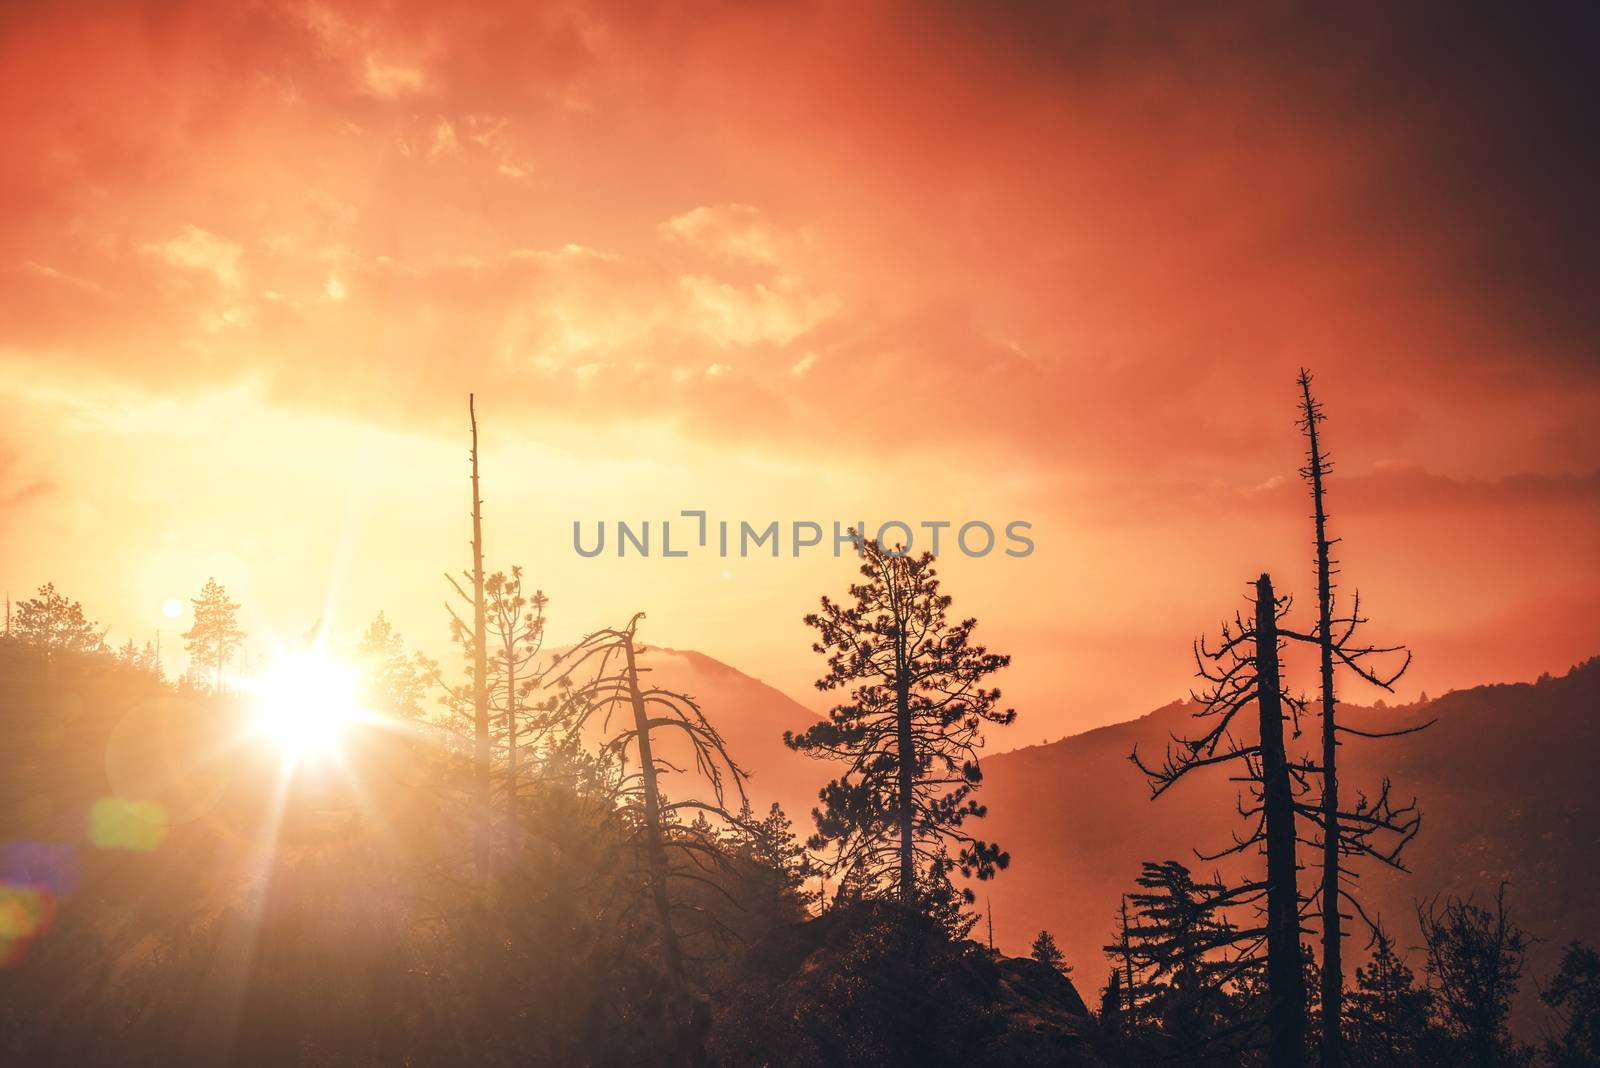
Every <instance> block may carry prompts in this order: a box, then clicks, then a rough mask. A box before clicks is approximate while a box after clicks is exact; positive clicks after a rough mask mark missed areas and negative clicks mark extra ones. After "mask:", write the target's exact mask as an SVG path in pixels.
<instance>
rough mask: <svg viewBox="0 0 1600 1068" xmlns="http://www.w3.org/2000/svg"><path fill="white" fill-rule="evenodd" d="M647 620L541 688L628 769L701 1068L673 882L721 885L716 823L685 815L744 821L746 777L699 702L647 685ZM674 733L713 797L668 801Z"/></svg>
mask: <svg viewBox="0 0 1600 1068" xmlns="http://www.w3.org/2000/svg"><path fill="white" fill-rule="evenodd" d="M643 618H644V613H642V612H641V613H638V614H637V615H635V616H634V617H633V618H632V619H630V620H629V621H628V623H627V625H626V626H624V627H618V628H612V629H606V630H599V631H596V632H594V633H593V634H590V635H588V636H587V637H585V638H584V639H583V640H582V641H580V642H579V643H578V644H577V645H575V646H573V647H572V649H570V650H568V651H567V652H566V653H565V654H563V655H562V656H560V657H558V658H556V660H555V661H554V662H553V663H552V665H551V667H550V669H549V671H548V672H546V674H545V676H544V678H543V684H544V686H545V687H546V688H547V689H551V690H555V691H558V692H560V693H561V696H560V697H559V698H558V699H557V702H556V703H557V707H558V709H560V710H564V712H558V713H557V715H558V717H559V719H560V727H561V730H562V731H563V732H564V733H565V736H566V737H567V738H568V739H570V740H576V739H580V738H582V737H584V736H585V735H586V734H587V733H589V732H592V731H593V730H595V729H596V728H598V729H599V731H600V733H601V734H602V736H603V737H604V741H603V743H602V746H601V753H602V756H603V757H606V758H609V759H615V760H617V761H619V762H620V764H621V766H622V775H621V777H620V784H619V787H618V790H617V796H616V802H617V807H618V811H619V813H620V814H621V815H622V816H623V817H624V818H626V819H627V820H628V821H629V823H630V824H631V826H632V828H633V838H634V841H635V843H636V844H637V845H638V847H639V849H640V852H641V854H642V857H643V862H644V863H643V871H644V876H645V879H644V885H645V893H646V895H647V897H648V899H649V903H650V906H651V909H652V910H653V912H654V916H655V927H656V936H657V940H658V942H659V946H660V950H661V958H662V965H663V967H664V969H665V971H666V974H667V981H668V983H669V984H670V986H671V992H672V1001H673V1003H674V1004H673V1022H674V1041H675V1043H676V1045H677V1055H678V1059H679V1060H680V1061H681V1062H682V1063H685V1064H691V1065H696V1064H703V1063H705V1060H706V1051H705V1047H704V1036H703V1031H704V1028H705V1025H706V1023H707V1019H708V1018H707V1016H706V1008H705V1006H704V1005H703V1004H701V1003H699V1002H697V1001H696V999H695V998H694V995H693V992H692V989H691V987H690V983H689V977H688V973H687V971H686V969H685V967H684V955H683V949H682V945H681V943H680V940H679V936H678V931H677V927H676V925H675V923H674V914H675V913H676V912H677V911H679V910H678V909H677V908H676V907H675V905H674V902H673V900H672V893H671V890H670V884H671V881H672V880H674V879H679V880H684V879H686V880H690V881H693V882H697V883H700V884H702V885H706V886H713V888H714V884H712V883H711V882H710V881H709V880H707V879H706V878H705V877H704V875H703V872H704V871H705V870H706V869H705V865H706V864H714V863H720V862H721V859H722V858H723V856H724V854H723V852H722V850H721V849H720V848H719V845H718V843H717V841H716V838H715V836H714V832H713V831H712V830H711V828H710V827H709V825H702V826H696V825H695V824H687V823H684V822H682V821H681V820H680V819H679V818H678V816H679V814H680V813H683V812H697V813H700V814H703V815H707V816H710V817H714V818H717V819H720V820H721V821H723V822H724V823H726V824H729V825H734V826H738V825H740V824H741V822H742V821H741V819H740V817H739V816H738V815H737V814H736V813H735V812H734V811H731V810H730V809H729V808H728V807H727V804H726V800H727V796H726V795H727V790H728V788H729V786H730V785H731V787H732V788H733V789H734V791H735V792H736V793H737V794H738V797H739V801H740V802H741V808H743V807H744V806H745V805H746V804H747V800H746V798H745V792H744V780H745V778H746V773H745V771H744V770H743V769H742V768H740V767H739V765H738V764H736V763H734V761H733V758H732V757H731V756H729V754H728V750H727V747H726V745H725V744H724V743H723V740H722V736H721V735H720V734H719V733H718V732H717V729H716V728H715V727H713V726H712V725H711V722H710V721H709V720H708V719H706V717H705V715H704V713H702V712H701V710H700V706H699V705H698V704H696V703H695V701H694V699H693V698H692V697H689V696H688V695H687V694H682V693H678V692H676V691H672V690H667V689H663V688H661V687H656V686H650V685H648V684H647V683H645V682H644V681H642V676H643V675H645V674H647V673H648V672H649V669H648V668H644V667H641V666H640V665H639V654H640V653H641V652H643V651H644V649H643V647H642V646H640V645H639V644H638V643H637V640H636V634H637V630H638V625H639V621H640V620H641V619H643ZM619 714H620V717H621V719H622V723H621V725H620V726H619V727H615V728H614V727H613V726H612V721H613V718H614V717H616V716H618V715H619ZM668 735H672V736H675V737H676V738H677V739H678V740H679V741H680V742H684V743H687V746H688V750H689V753H690V754H691V755H692V759H693V767H694V770H695V772H696V773H697V775H698V776H699V777H700V779H701V780H702V781H703V782H705V783H707V784H709V786H710V788H711V796H710V799H709V800H708V799H698V798H692V797H685V798H680V799H677V800H671V801H669V800H667V799H666V798H665V797H664V795H663V792H662V789H661V778H662V775H663V774H664V773H666V772H669V771H682V770H685V769H682V768H677V767H675V766H674V765H673V764H672V763H671V762H670V761H668V760H667V759H666V757H665V756H664V755H663V752H662V750H661V746H660V745H659V744H658V743H659V742H660V741H662V740H664V738H665V737H666V736H668ZM631 759H636V760H637V763H638V769H639V770H638V771H637V772H632V771H630V770H629V767H630V760H631ZM698 822H699V823H701V824H704V823H705V821H698ZM669 847H670V848H671V850H672V852H673V854H674V855H675V856H677V857H678V858H680V863H678V864H677V865H674V864H673V862H672V858H671V857H669V852H668V851H669ZM696 869H698V870H696ZM719 892H720V891H719ZM684 907H685V908H687V907H689V906H687V905H686V906H684Z"/></svg>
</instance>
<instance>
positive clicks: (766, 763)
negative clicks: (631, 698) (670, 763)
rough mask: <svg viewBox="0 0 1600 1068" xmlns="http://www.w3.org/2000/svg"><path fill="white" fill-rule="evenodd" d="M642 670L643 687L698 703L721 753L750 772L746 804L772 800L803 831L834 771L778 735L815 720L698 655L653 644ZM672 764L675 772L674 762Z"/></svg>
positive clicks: (671, 752) (675, 753)
mask: <svg viewBox="0 0 1600 1068" xmlns="http://www.w3.org/2000/svg"><path fill="white" fill-rule="evenodd" d="M642 665H643V666H644V667H646V668H648V669H649V671H650V674H649V676H648V678H647V680H646V681H647V683H648V684H649V685H654V686H660V687H663V688H665V689H669V690H675V691H677V692H679V693H684V694H688V695H689V696H691V697H693V698H695V699H696V700H697V701H698V702H699V704H700V707H701V709H702V710H703V711H704V712H705V714H706V716H707V717H708V718H709V719H710V720H711V722H712V723H713V724H714V725H715V726H716V728H717V730H718V731H719V732H720V733H721V734H722V738H723V740H724V741H725V742H726V743H727V746H728V752H729V753H730V754H732V756H733V758H734V759H735V760H736V761H738V762H739V764H740V765H741V766H742V767H744V768H745V769H746V770H748V771H749V772H750V773H751V776H750V781H749V783H748V784H747V786H746V789H747V790H748V792H749V795H750V803H751V805H753V806H754V807H755V808H756V809H758V810H760V811H764V810H765V809H766V807H767V805H769V804H771V803H772V802H773V801H777V802H779V803H780V804H782V805H783V807H784V810H785V811H786V812H788V814H789V818H790V819H792V820H793V821H794V824H795V830H796V831H797V832H798V833H800V834H801V835H805V834H808V833H810V830H811V815H810V813H811V809H812V807H813V806H814V805H815V804H816V802H817V791H818V790H820V789H821V788H822V785H823V784H824V783H825V782H827V781H828V780H829V779H830V778H832V777H833V775H834V774H835V772H834V771H833V770H832V769H831V768H830V767H829V766H828V765H827V764H824V763H822V762H821V761H817V760H813V759H811V758H810V757H807V756H803V755H802V754H800V753H796V752H794V751H793V750H792V749H790V748H788V747H787V746H785V745H784V744H783V732H784V731H786V730H793V731H802V730H804V729H805V728H806V727H807V726H808V725H810V724H812V723H815V722H816V719H817V716H816V713H814V712H812V711H811V710H810V709H808V708H806V707H804V706H803V705H801V704H799V703H798V702H796V701H795V700H794V699H793V698H791V697H788V696H787V695H785V694H783V693H781V692H779V691H778V690H775V689H773V688H772V687H771V686H768V685H767V684H766V683H764V682H762V681H761V680H759V679H755V678H751V677H750V676H749V675H746V674H744V673H743V672H741V671H738V670H736V669H734V668H732V667H729V666H728V665H727V664H724V663H723V662H722V661H720V660H715V659H713V658H711V657H709V656H706V655H705V654H703V653H697V652H693V651H689V650H678V649H666V648H661V647H659V646H653V647H651V648H650V649H649V650H648V651H647V652H646V653H645V655H644V657H643V658H642ZM666 753H667V755H668V757H669V758H673V757H681V756H683V755H684V752H683V751H681V750H680V749H678V748H677V747H675V746H673V745H671V744H670V743H669V744H668V747H667V749H666ZM675 763H679V764H680V766H682V765H681V761H678V760H675ZM669 788H670V787H669ZM734 804H735V806H736V805H737V802H736V801H735V802H734Z"/></svg>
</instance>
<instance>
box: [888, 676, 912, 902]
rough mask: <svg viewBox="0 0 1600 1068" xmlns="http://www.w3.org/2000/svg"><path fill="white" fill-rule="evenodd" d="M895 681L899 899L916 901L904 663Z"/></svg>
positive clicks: (908, 706)
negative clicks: (898, 765) (898, 780)
mask: <svg viewBox="0 0 1600 1068" xmlns="http://www.w3.org/2000/svg"><path fill="white" fill-rule="evenodd" d="M900 659H901V660H902V665H901V667H900V670H899V672H898V678H896V680H895V695H894V699H895V720H896V725H897V728H898V735H899V750H900V900H901V901H903V902H904V903H905V904H906V905H908V906H912V905H915V904H916V901H917V843H916V823H915V816H914V812H913V809H912V800H913V795H914V793H915V790H916V742H915V740H914V739H913V737H912V734H911V693H910V689H911V687H910V685H909V684H908V683H907V682H906V678H905V667H904V664H903V658H900Z"/></svg>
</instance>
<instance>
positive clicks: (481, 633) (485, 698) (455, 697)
mask: <svg viewBox="0 0 1600 1068" xmlns="http://www.w3.org/2000/svg"><path fill="white" fill-rule="evenodd" d="M467 415H468V418H469V419H470V421H471V426H472V451H471V452H470V453H469V457H470V459H471V461H472V569H471V570H470V571H469V572H467V573H466V574H465V575H463V576H462V577H463V578H465V579H466V581H467V585H469V586H470V587H471V590H472V592H471V593H468V592H467V590H466V589H465V588H463V586H462V584H461V583H460V582H457V581H456V578H455V576H454V575H451V574H448V573H447V574H446V575H445V578H446V579H447V580H448V581H449V583H450V585H451V586H452V587H453V588H454V589H455V591H456V594H457V596H459V597H460V598H461V599H462V600H463V601H466V602H467V605H468V606H469V607H470V609H471V612H472V622H471V624H468V623H466V622H465V621H463V620H462V618H461V616H460V615H459V614H458V613H457V612H456V610H455V609H454V608H453V607H452V606H451V605H450V604H449V603H448V602H446V604H445V610H446V611H447V612H449V613H450V625H451V630H452V632H453V636H454V637H455V639H456V641H457V642H458V643H459V644H460V645H461V646H462V647H463V649H464V650H465V651H466V654H467V657H468V659H469V660H470V662H471V664H472V678H471V680H470V681H469V683H468V685H467V687H465V690H466V691H467V692H465V693H463V692H462V691H461V690H459V689H452V690H451V691H450V692H451V700H452V703H455V702H457V701H461V699H462V698H468V699H470V704H471V708H472V814H471V824H472V866H473V873H474V875H475V877H476V879H477V881H478V884H479V885H480V886H487V885H488V881H489V865H490V854H491V850H490V843H491V838H490V836H491V824H490V818H491V792H492V789H493V778H494V768H493V760H492V754H491V751H490V745H489V696H490V695H489V640H488V626H487V621H488V603H487V600H486V598H485V594H484V576H483V499H482V497H481V496H480V494H479V491H478V406H477V398H476V397H474V396H473V394H471V393H469V394H467ZM462 703H466V702H464V701H463V702H462Z"/></svg>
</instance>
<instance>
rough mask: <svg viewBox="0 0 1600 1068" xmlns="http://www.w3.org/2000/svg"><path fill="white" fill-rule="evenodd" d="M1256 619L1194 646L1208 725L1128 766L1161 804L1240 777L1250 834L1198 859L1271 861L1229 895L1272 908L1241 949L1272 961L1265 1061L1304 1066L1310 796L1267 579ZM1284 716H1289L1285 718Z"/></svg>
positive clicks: (1284, 603) (1238, 620)
mask: <svg viewBox="0 0 1600 1068" xmlns="http://www.w3.org/2000/svg"><path fill="white" fill-rule="evenodd" d="M1254 608H1255V611H1254V618H1253V620H1252V621H1251V622H1246V621H1245V619H1244V618H1243V617H1242V616H1240V615H1238V614H1235V616H1234V621H1233V622H1232V623H1231V624H1229V623H1225V624H1223V627H1222V637H1221V641H1220V644H1219V645H1218V646H1217V648H1215V649H1212V648H1211V647H1210V646H1209V645H1207V644H1206V642H1205V641H1204V640H1201V641H1197V642H1196V643H1195V662H1196V665H1197V666H1198V669H1199V676H1200V677H1201V678H1202V679H1204V680H1205V681H1206V682H1207V683H1208V684H1209V689H1207V690H1206V692H1205V693H1204V694H1196V695H1195V697H1196V700H1198V701H1200V702H1201V705H1202V707H1201V710H1200V711H1199V712H1198V713H1196V719H1197V720H1199V721H1200V722H1201V723H1202V724H1205V723H1207V722H1209V726H1208V727H1207V729H1205V730H1204V731H1203V732H1202V733H1200V734H1199V735H1198V736H1197V737H1193V738H1174V740H1173V742H1172V744H1170V745H1169V746H1168V747H1167V751H1166V755H1165V758H1164V759H1163V761H1162V763H1161V764H1160V766H1158V767H1151V766H1149V765H1146V764H1145V763H1144V762H1143V761H1142V760H1141V759H1140V757H1139V753H1138V750H1137V749H1135V750H1134V752H1133V753H1132V754H1131V758H1130V759H1132V761H1133V763H1134V764H1135V766H1137V767H1138V768H1139V770H1140V771H1142V772H1143V773H1144V775H1145V777H1146V779H1148V780H1149V782H1150V787H1151V796H1152V797H1159V796H1161V794H1163V793H1165V792H1166V791H1167V790H1168V789H1170V788H1171V787H1172V786H1173V785H1175V784H1176V783H1177V782H1178V780H1179V779H1181V778H1183V777H1184V776H1185V775H1188V774H1190V773H1191V772H1194V771H1198V770H1200V769H1202V768H1207V767H1212V766H1216V765H1223V764H1226V765H1230V766H1233V767H1234V768H1235V777H1236V778H1237V779H1239V780H1240V781H1242V782H1244V783H1246V784H1247V787H1248V790H1249V794H1250V797H1249V801H1248V802H1247V801H1246V800H1245V799H1243V798H1241V800H1240V804H1239V810H1240V813H1241V814H1242V815H1244V816H1245V818H1247V819H1249V820H1252V821H1253V826H1252V827H1251V829H1250V832H1249V833H1248V834H1246V835H1244V836H1242V837H1241V836H1238V835H1236V836H1235V840H1234V844H1233V845H1232V846H1230V847H1228V848H1227V849H1224V850H1221V851H1220V852H1218V853H1214V854H1210V855H1206V854H1201V857H1202V859H1206V860H1211V859H1215V858H1217V857H1221V856H1225V855H1228V854H1232V853H1242V852H1245V851H1246V850H1250V849H1257V850H1259V851H1260V852H1262V853H1264V854H1265V857H1266V872H1265V876H1264V877H1263V878H1262V879H1260V880H1255V881H1250V882H1247V883H1244V884H1242V885H1240V886H1237V887H1234V888H1231V889H1228V890H1226V891H1224V892H1223V893H1225V894H1226V897H1227V900H1228V902H1229V903H1230V904H1244V903H1250V902H1253V901H1258V900H1260V899H1261V898H1262V897H1264V898H1265V900H1266V925H1265V927H1264V928H1263V929H1261V930H1259V931H1243V932H1240V933H1239V937H1240V940H1241V941H1243V939H1245V938H1247V937H1249V936H1251V935H1256V936H1261V937H1264V940H1265V944H1266V956H1267V962H1266V964H1267V991H1268V1006H1267V1031H1268V1059H1269V1063H1270V1064H1271V1065H1273V1066H1274V1068H1285V1066H1290V1065H1299V1064H1301V1063H1302V1062H1303V1061H1304V1057H1305V1050H1304V1041H1305V1014H1306V998H1305V978H1304V974H1303V972H1302V970H1301V961H1300V894H1299V889H1298V887H1297V885H1296V870H1297V868H1296V862H1295V842H1296V837H1297V836H1296V831H1295V808H1296V800H1295V798H1296V794H1297V792H1298V793H1304V791H1305V789H1306V786H1305V782H1304V779H1303V778H1301V777H1297V776H1296V775H1295V774H1293V773H1292V771H1291V769H1290V766H1289V761H1288V758H1287V756H1286V753H1285V748H1284V723H1285V721H1286V720H1287V719H1289V718H1290V717H1291V716H1293V717H1297V716H1298V714H1299V712H1300V711H1301V710H1302V709H1301V704H1300V702H1299V701H1297V700H1296V699H1295V698H1293V697H1291V696H1289V695H1288V694H1286V693H1285V692H1284V689H1283V686H1282V681H1281V678H1280V668H1279V645H1280V642H1279V633H1278V626H1279V619H1280V617H1281V616H1282V615H1283V614H1284V613H1285V612H1287V610H1288V599H1287V598H1284V599H1281V600H1280V599H1279V598H1277V597H1276V596H1275V595H1274V593H1273V590H1272V579H1271V578H1270V577H1269V576H1267V575H1265V574H1263V575H1262V576H1261V577H1260V578H1259V579H1258V580H1257V581H1256V584H1255V599H1254ZM1252 705H1253V706H1255V709H1256V712H1257V716H1256V717H1255V718H1256V724H1255V727H1256V738H1255V740H1254V741H1251V740H1249V738H1248V737H1245V738H1240V737H1237V736H1236V735H1235V734H1234V733H1233V730H1232V728H1233V726H1234V722H1235V720H1236V719H1238V718H1239V717H1240V715H1241V714H1242V713H1244V711H1245V710H1246V709H1248V708H1250V707H1251V706H1252ZM1286 710H1287V712H1286Z"/></svg>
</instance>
